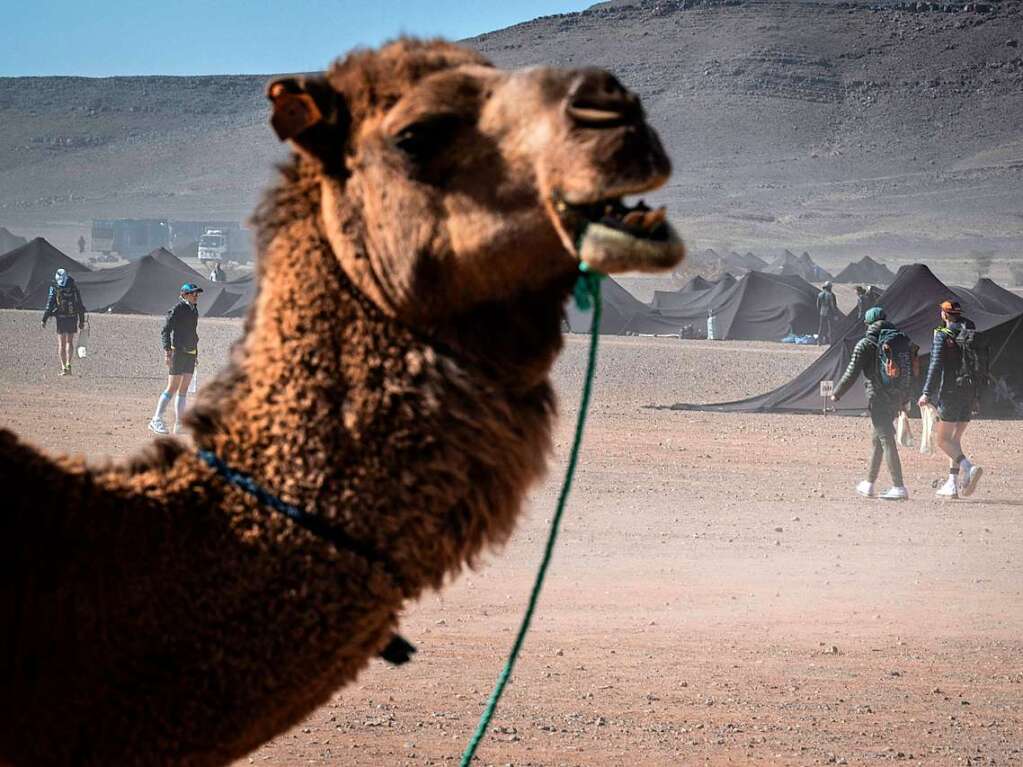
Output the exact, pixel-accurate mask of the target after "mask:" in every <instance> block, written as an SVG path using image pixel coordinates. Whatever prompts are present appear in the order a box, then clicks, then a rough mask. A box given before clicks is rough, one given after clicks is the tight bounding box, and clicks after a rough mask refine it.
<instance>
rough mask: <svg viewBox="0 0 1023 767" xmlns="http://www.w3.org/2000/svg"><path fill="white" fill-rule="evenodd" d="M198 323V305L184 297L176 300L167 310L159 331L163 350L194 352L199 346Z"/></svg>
mask: <svg viewBox="0 0 1023 767" xmlns="http://www.w3.org/2000/svg"><path fill="white" fill-rule="evenodd" d="M198 325H199V307H197V306H193V305H192V304H190V303H188V301H185V300H184V299H182V300H180V301H178V302H177V304H175V305H174V308H173V309H171V310H170V311H169V312H167V321H166V322H164V323H163V330H162V331H161V332H160V338H161V340H162V341H163V348H164V350H166V351H170V350H171V349H177V350H179V351H185V352H194V351H195V350H196V349H198V348H199V334H198V332H196V328H197V327H198Z"/></svg>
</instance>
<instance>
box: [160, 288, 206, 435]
mask: <svg viewBox="0 0 1023 767" xmlns="http://www.w3.org/2000/svg"><path fill="white" fill-rule="evenodd" d="M200 293H202V288H200V287H198V286H197V285H193V284H192V283H190V282H186V283H185V284H184V285H182V286H181V296H180V299H179V300H178V302H177V304H175V305H174V308H173V309H171V310H170V311H169V312H167V321H166V322H165V323H164V324H163V331H162V332H161V334H160V335H161V338H162V340H163V350H164V362H165V364H166V365H167V367H168V368H170V373H169V375H168V376H167V388H166V389H164V391H163V393H162V394H161V395H160V399H159V400H158V401H157V403H156V412H155V413H154V414H153V417H152V419H150V421H149V430H150V431H152V432H155V433H157V434H167V433H168V431H167V426H166V424H164V422H163V414H164V411H166V409H167V405H168V404H169V403H170V401H171V399H172V398H174V400H175V401H174V433H175V434H180V433H181V416H182V415H184V413H185V406H186V404H187V397H188V385H189V384H190V383H191V382H192V375H193V374H194V373H195V363H196V361H197V359H198V356H199V334H198V333H197V332H196V328H197V326H198V324H199V307H198V306H196V304H197V303H198V301H199V294H200Z"/></svg>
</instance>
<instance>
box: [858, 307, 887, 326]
mask: <svg viewBox="0 0 1023 767" xmlns="http://www.w3.org/2000/svg"><path fill="white" fill-rule="evenodd" d="M886 319H888V317H887V315H885V313H884V307H882V306H874V307H871V308H870V309H867V312H866V314H864V315H863V321H864V322H865V323H867V324H868V325H873V324H874V323H875V322H880V321H881V320H886Z"/></svg>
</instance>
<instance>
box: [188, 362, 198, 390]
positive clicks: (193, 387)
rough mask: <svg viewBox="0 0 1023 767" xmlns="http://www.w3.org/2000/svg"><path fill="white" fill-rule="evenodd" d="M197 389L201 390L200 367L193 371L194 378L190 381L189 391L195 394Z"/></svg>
mask: <svg viewBox="0 0 1023 767" xmlns="http://www.w3.org/2000/svg"><path fill="white" fill-rule="evenodd" d="M197 391H199V370H198V368H196V370H195V371H193V372H192V380H191V381H189V382H188V393H189V394H195V393H196V392H197Z"/></svg>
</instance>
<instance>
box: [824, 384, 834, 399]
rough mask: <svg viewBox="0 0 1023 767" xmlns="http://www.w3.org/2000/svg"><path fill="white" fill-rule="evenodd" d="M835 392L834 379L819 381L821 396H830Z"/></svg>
mask: <svg viewBox="0 0 1023 767" xmlns="http://www.w3.org/2000/svg"><path fill="white" fill-rule="evenodd" d="M834 393H835V382H834V381H821V396H822V397H830V396H831V395H832V394H834Z"/></svg>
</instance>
